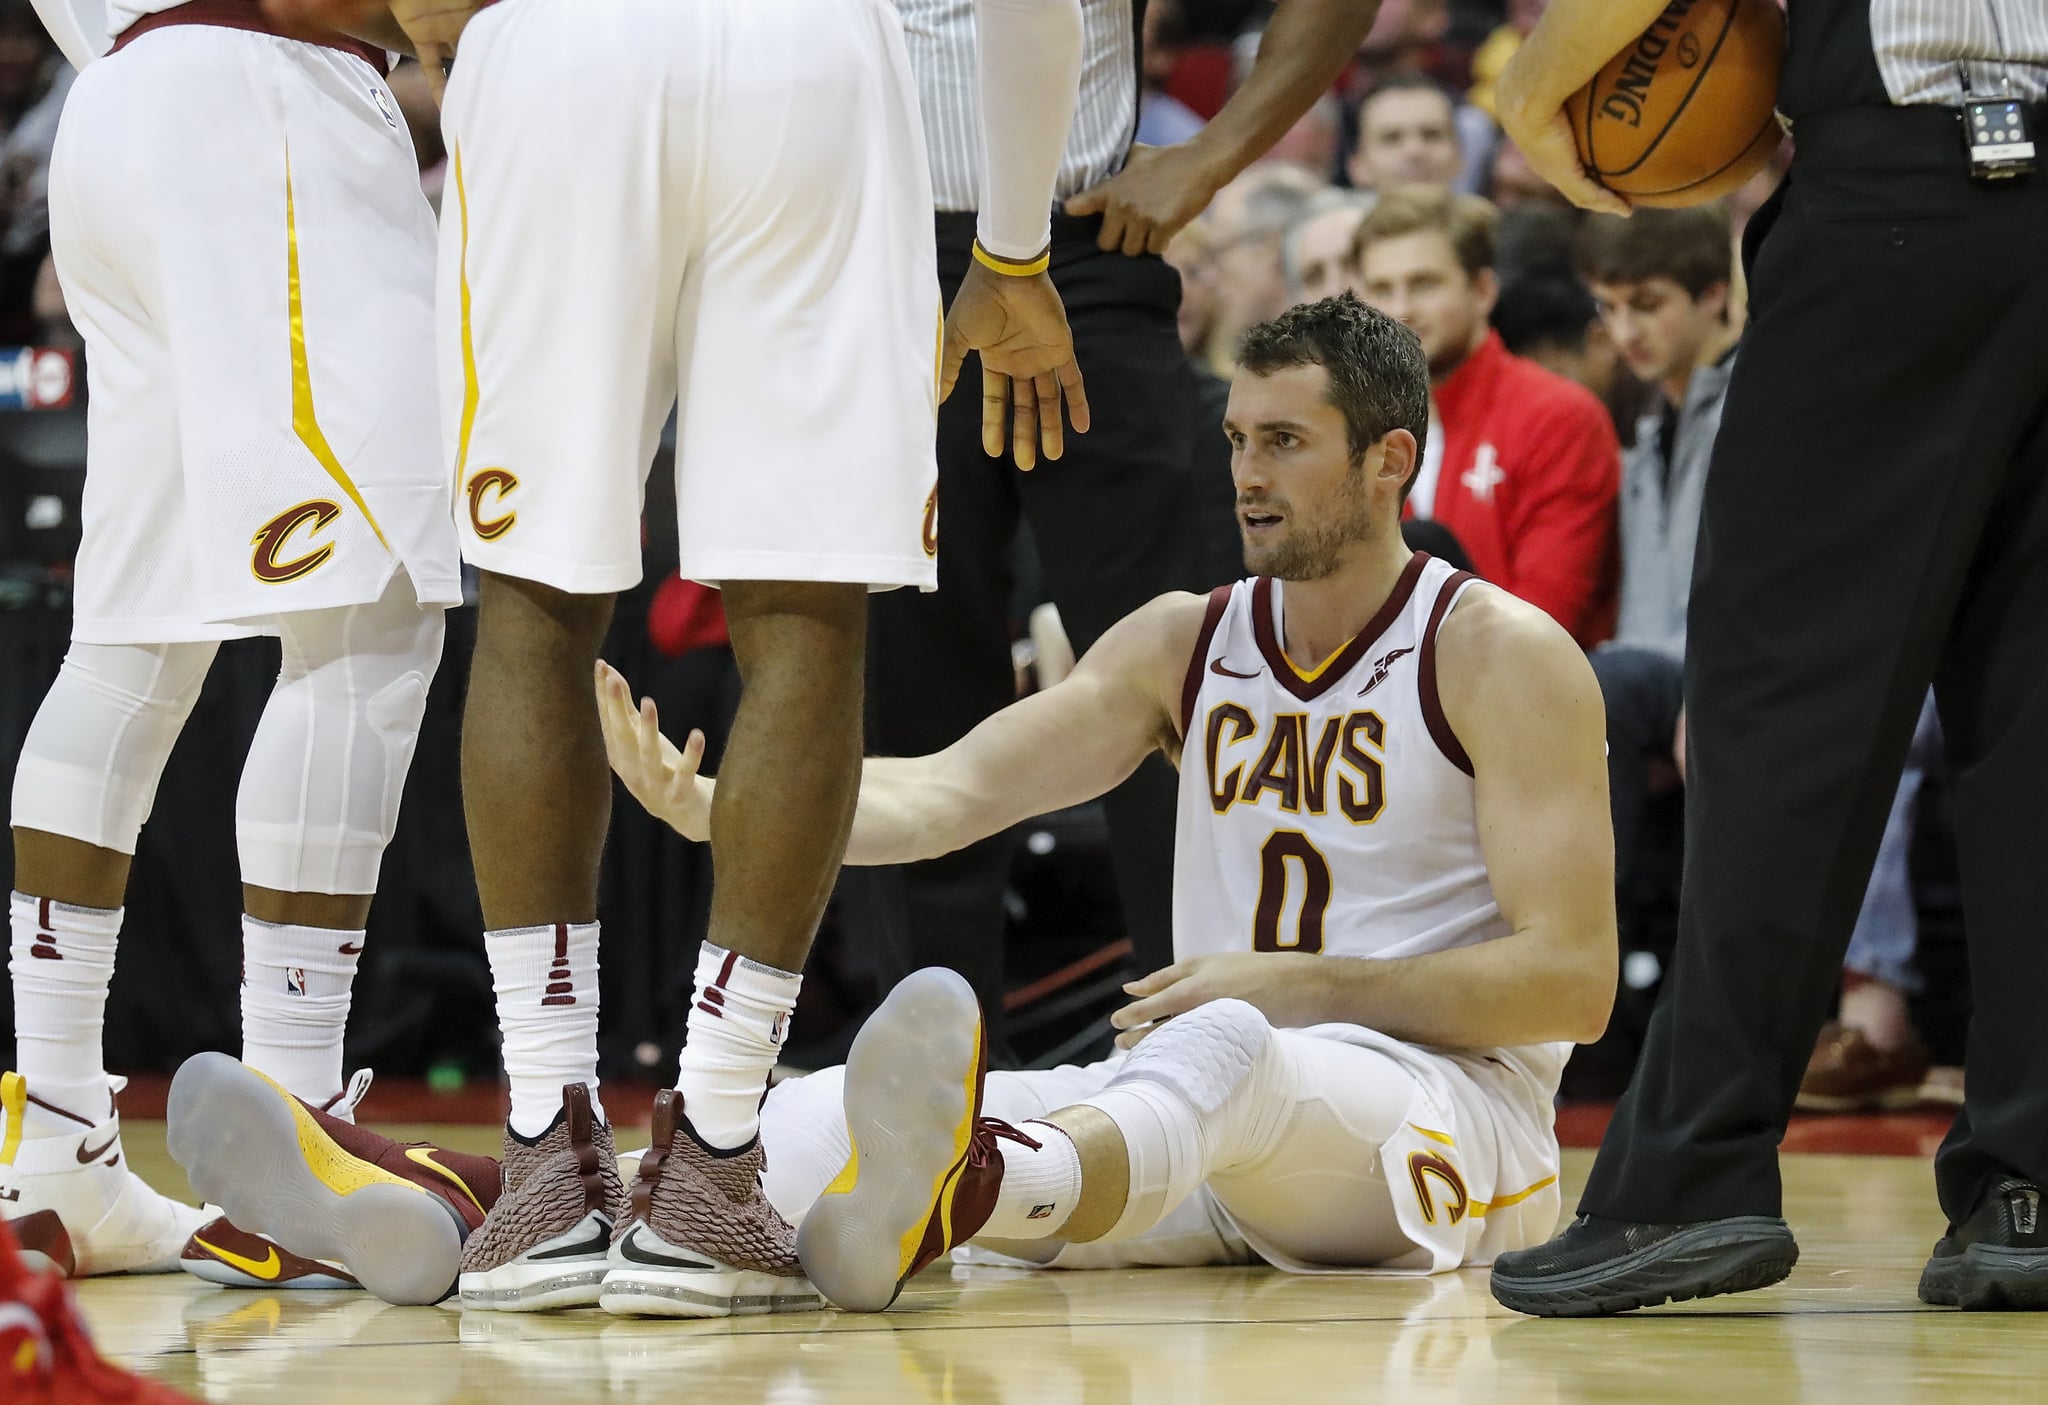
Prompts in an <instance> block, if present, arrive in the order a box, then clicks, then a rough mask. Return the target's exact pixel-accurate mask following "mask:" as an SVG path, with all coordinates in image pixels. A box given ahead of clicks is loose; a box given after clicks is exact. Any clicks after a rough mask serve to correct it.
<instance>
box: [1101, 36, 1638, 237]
mask: <svg viewBox="0 0 2048 1405" xmlns="http://www.w3.org/2000/svg"><path fill="white" fill-rule="evenodd" d="M1379 8H1380V0H1278V4H1277V7H1276V8H1275V10H1274V12H1273V19H1272V22H1271V23H1269V24H1268V25H1267V26H1266V32H1265V33H1264V34H1263V35H1262V36H1261V37H1260V39H1259V57H1258V60H1257V62H1255V63H1254V64H1253V65H1252V71H1251V75H1250V76H1249V77H1248V78H1246V79H1245V81H1244V86H1243V87H1241V88H1239V89H1238V90H1237V91H1236V92H1235V93H1233V94H1232V95H1231V98H1230V101H1229V102H1227V103H1225V104H1224V105H1223V110H1222V111H1221V112H1218V113H1217V114H1216V115H1215V116H1214V117H1213V118H1211V119H1210V120H1209V122H1208V124H1207V125H1206V126H1204V127H1203V128H1202V130H1201V131H1200V132H1198V133H1196V134H1195V135H1194V136H1193V137H1192V138H1190V139H1189V140H1187V141H1184V142H1182V143H1181V144H1180V145H1178V146H1134V147H1132V148H1131V155H1130V159H1129V161H1127V162H1126V163H1125V165H1124V168H1123V169H1122V170H1121V171H1119V172H1117V173H1116V174H1115V175H1114V176H1111V177H1110V178H1109V179H1108V180H1106V181H1104V182H1102V183H1101V184H1100V185H1097V186H1094V187H1092V188H1091V189H1088V190H1084V191H1082V192H1081V193H1080V194H1079V195H1076V196H1074V197H1073V198H1072V199H1070V200H1068V201H1067V207H1066V208H1067V213H1068V214H1070V215H1092V214H1096V213H1098V212H1099V213H1100V214H1101V215H1102V217H1103V219H1102V234H1101V237H1100V238H1098V239H1097V240H1096V243H1097V244H1098V245H1099V246H1100V247H1102V248H1104V249H1111V250H1114V249H1122V250H1123V251H1124V252H1125V253H1126V254H1131V255H1137V254H1143V253H1148V252H1149V253H1154V254H1157V253H1163V252H1165V250H1166V246H1167V244H1168V243H1170V242H1171V241H1172V239H1173V236H1174V235H1176V234H1178V233H1180V231H1181V227H1182V226H1183V225H1185V224H1186V223H1187V222H1188V221H1189V220H1191V219H1193V218H1194V217H1195V216H1196V215H1198V214H1200V213H1201V212H1202V210H1203V207H1205V206H1206V205H1207V204H1208V203H1209V200H1210V198H1211V197H1212V196H1214V195H1215V194H1216V192H1217V191H1219V190H1221V189H1222V188H1223V187H1224V186H1226V185H1228V184H1229V183H1230V182H1231V181H1232V180H1234V179H1236V177H1237V173H1238V172H1239V171H1242V170H1243V169H1244V168H1245V167H1247V166H1249V165H1251V163H1252V162H1254V161H1256V160H1258V159H1259V158H1260V157H1261V156H1264V155H1265V154H1266V153H1267V152H1268V151H1270V150H1272V148H1273V143H1275V142H1277V141H1279V140H1280V138H1281V137H1283V136H1285V135H1287V129H1288V128H1290V127H1292V126H1293V125H1294V124H1295V123H1296V122H1297V121H1299V120H1300V119H1301V115H1302V114H1303V113H1304V112H1307V111H1308V110H1309V108H1310V107H1312V106H1314V105H1315V101H1316V99H1317V98H1319V97H1321V96H1322V95H1323V94H1324V93H1327V92H1328V91H1329V90H1330V85H1331V84H1332V83H1334V82H1336V81H1337V75H1338V74H1340V73H1342V72H1343V71H1344V65H1345V64H1347V63H1349V62H1350V61H1351V56H1352V55H1353V54H1355V53H1356V52H1358V46H1359V44H1360V43H1361V42H1362V41H1363V40H1364V38H1365V35H1366V31H1367V30H1369V29H1371V28H1372V22H1373V17H1374V16H1375V15H1377V14H1378V13H1379ZM1645 23H1646V24H1647V23H1648V21H1645Z"/></svg>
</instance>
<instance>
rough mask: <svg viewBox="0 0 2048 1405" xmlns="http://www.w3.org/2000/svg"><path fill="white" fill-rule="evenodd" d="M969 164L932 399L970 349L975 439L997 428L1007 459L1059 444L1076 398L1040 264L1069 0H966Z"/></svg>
mask: <svg viewBox="0 0 2048 1405" xmlns="http://www.w3.org/2000/svg"><path fill="white" fill-rule="evenodd" d="M974 15H975V28H976V64H977V73H978V76H979V81H980V93H981V131H982V141H983V144H984V146H985V148H986V152H985V157H984V160H983V165H982V173H981V198H980V202H979V216H978V218H977V219H976V221H975V241H974V262H973V264H972V265H970V267H969V269H968V272H967V277H966V279H965V281H963V282H962V283H961V285H960V291H959V293H958V294H957V295H956V296H955V297H954V299H953V306H952V307H951V308H950V309H949V310H948V311H947V314H946V333H945V339H944V342H943V350H942V352H941V356H940V364H939V393H940V398H941V399H944V398H945V397H946V396H947V395H948V394H950V393H951V392H952V389H953V382H954V380H955V379H956V378H957V377H958V376H959V374H960V366H961V363H962V361H963V360H964V359H965V358H966V355H967V353H968V352H969V351H978V352H980V353H981V380H982V392H981V440H982V448H983V449H985V450H986V451H987V452H988V454H989V455H990V456H991V457H997V456H1000V455H1001V454H1002V452H1003V443H1004V439H1005V431H1006V430H1007V437H1008V439H1009V441H1010V443H1011V446H1012V452H1013V453H1014V454H1015V456H1016V460H1017V466H1018V467H1019V468H1023V469H1029V468H1031V467H1032V466H1033V465H1035V464H1036V463H1037V461H1038V454H1039V452H1040V451H1041V450H1043V452H1044V454H1045V456H1046V457H1047V458H1049V459H1056V458H1058V457H1059V456H1060V455H1061V453H1062V452H1064V449H1065V418H1064V416H1063V414H1062V411H1061V408H1060V405H1061V401H1062V399H1063V398H1064V400H1065V402H1066V405H1067V413H1068V414H1071V416H1072V418H1073V423H1074V428H1075V429H1076V430H1081V431H1085V430H1086V429H1087V428H1088V399H1087V395H1086V392H1085V391H1084V389H1083V387H1082V383H1081V371H1080V368H1079V367H1078V366H1077V365H1076V364H1075V361H1074V338H1073V334H1072V332H1070V331H1069V330H1068V327H1067V315H1066V310H1065V308H1063V307H1062V306H1061V304H1060V298H1059V294H1058V293H1057V292H1056V291H1054V289H1053V286H1052V279H1051V278H1050V277H1049V276H1048V274H1047V272H1046V270H1047V267H1048V263H1047V260H1048V257H1049V254H1050V250H1051V243H1052V205H1053V192H1054V190H1055V189H1056V184H1057V181H1058V178H1059V166H1060V155H1061V153H1062V152H1063V151H1064V150H1065V148H1066V143H1067V129H1068V128H1069V127H1071V126H1072V125H1073V121H1074V105H1075V102H1076V101H1077V97H1078V91H1079V83H1080V74H1081V4H1080V0H975V5H974Z"/></svg>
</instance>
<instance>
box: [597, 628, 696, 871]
mask: <svg viewBox="0 0 2048 1405" xmlns="http://www.w3.org/2000/svg"><path fill="white" fill-rule="evenodd" d="M597 721H598V726H599V727H600V728H601V729H602V730H603V732H604V754H605V758H606V759H607V760H609V761H610V762H611V763H612V770H613V771H614V772H616V773H617V774H618V777H619V779H620V781H622V782H624V784H625V787H626V790H627V792H628V793H630V794H631V795H632V797H633V798H634V799H635V800H638V801H639V802H640V803H641V804H642V805H643V806H645V807H646V809H647V813H648V814H650V815H652V816H654V817H655V818H656V819H658V820H660V821H662V822H663V823H664V824H666V825H668V827H669V828H671V829H673V830H675V831H676V833H678V834H680V835H682V836H683V838H685V839H694V840H697V841H698V842H700V843H701V842H703V841H705V840H707V839H709V838H710V837H711V792H712V783H711V781H709V780H708V779H706V778H705V777H703V776H700V775H699V774H698V773H697V769H698V767H700V766H701V765H703V764H704V734H703V733H702V732H700V731H697V730H695V729H694V728H693V729H692V730H691V732H690V735H689V737H688V738H687V739H686V740H685V741H684V742H683V745H682V747H681V749H678V748H677V747H676V744H675V743H674V742H672V741H670V740H669V739H668V738H667V737H665V736H663V735H662V734H661V715H660V713H658V712H657V711H656V710H655V707H654V699H652V698H642V699H641V700H640V705H639V706H638V707H635V706H634V705H633V690H632V689H631V688H630V687H628V686H627V684H626V680H625V678H624V677H623V676H622V675H621V674H620V673H619V671H618V670H617V669H615V668H613V667H612V666H611V665H610V664H608V663H606V662H605V661H604V660H603V659H599V660H598V661H597Z"/></svg>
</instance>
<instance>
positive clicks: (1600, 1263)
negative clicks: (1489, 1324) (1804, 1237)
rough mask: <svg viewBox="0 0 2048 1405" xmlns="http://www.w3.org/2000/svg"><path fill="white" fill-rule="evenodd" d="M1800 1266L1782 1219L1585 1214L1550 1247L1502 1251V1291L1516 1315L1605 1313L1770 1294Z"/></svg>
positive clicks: (1498, 1294) (1498, 1289)
mask: <svg viewBox="0 0 2048 1405" xmlns="http://www.w3.org/2000/svg"><path fill="white" fill-rule="evenodd" d="M1798 1262H1799V1245H1798V1244H1797V1243H1796V1242H1795V1241H1794V1240H1793V1238H1792V1231H1791V1229H1790V1228H1788V1227H1787V1226H1786V1224H1785V1222H1784V1221H1783V1220H1781V1219H1778V1218H1777V1217H1776V1216H1773V1215H1738V1216H1735V1217H1733V1218H1731V1219H1725V1220H1701V1221H1699V1222H1698V1223H1696V1224H1636V1223H1634V1222H1632V1221H1629V1220H1610V1219H1606V1218H1603V1217H1601V1216H1598V1215H1581V1216H1579V1217H1578V1218H1577V1219H1576V1220H1573V1221H1572V1222H1571V1223H1570V1224H1569V1225H1567V1226H1566V1227H1565V1231H1564V1233H1563V1234H1560V1235H1559V1236H1558V1237H1557V1238H1555V1239H1553V1240H1551V1241H1550V1242H1549V1243H1548V1244H1539V1245H1537V1246H1536V1247H1535V1248H1533V1249H1517V1250H1515V1251H1513V1252H1511V1253H1506V1254H1502V1255H1501V1256H1500V1257H1499V1258H1498V1259H1496V1260H1495V1261H1494V1265H1493V1280H1492V1288H1493V1296H1494V1298H1495V1299H1496V1300H1497V1301H1499V1303H1500V1304H1501V1306H1502V1307H1511V1308H1513V1309H1514V1310H1515V1311H1516V1312H1526V1313H1529V1314H1530V1315H1532V1316H1535V1317H1598V1316H1603V1315H1605V1314H1607V1313H1614V1312H1633V1311H1634V1310H1635V1309H1637V1308H1639V1307H1656V1306H1657V1305H1658V1304H1659V1303H1669V1302H1683V1301H1684V1300H1685V1299H1687V1298H1710V1297H1713V1296H1714V1295H1715V1294H1717V1293H1747V1292H1749V1291H1750V1290H1751V1289H1753V1288H1768V1287H1770V1286H1771V1284H1773V1283H1776V1282H1778V1281H1780V1280H1781V1279H1783V1278H1784V1277H1785V1275H1786V1274H1788V1273H1790V1272H1791V1271H1792V1265H1794V1264H1796V1263H1798Z"/></svg>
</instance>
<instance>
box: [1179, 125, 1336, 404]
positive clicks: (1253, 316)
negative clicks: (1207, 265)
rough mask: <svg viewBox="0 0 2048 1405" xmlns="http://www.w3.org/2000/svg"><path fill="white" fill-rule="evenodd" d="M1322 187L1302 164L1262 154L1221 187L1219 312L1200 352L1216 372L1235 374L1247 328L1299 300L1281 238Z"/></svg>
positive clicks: (1213, 223) (1213, 232)
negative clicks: (1291, 283)
mask: <svg viewBox="0 0 2048 1405" xmlns="http://www.w3.org/2000/svg"><path fill="white" fill-rule="evenodd" d="M1321 188H1322V187H1321V185H1320V183H1319V182H1318V181H1317V180H1316V178H1315V177H1314V176H1312V175H1310V174H1309V173H1308V172H1306V171H1304V170H1302V169H1301V168H1300V167H1299V166H1294V165H1290V164H1288V163H1286V162H1266V161H1262V162H1260V163H1259V164H1257V165H1255V166H1252V167H1250V168H1249V169H1248V170H1246V171H1245V172H1244V174H1243V175H1240V176H1239V177H1238V178H1237V179H1236V180H1233V181H1232V182H1231V183H1230V184H1229V185H1227V186H1225V187H1224V188H1223V189H1222V190H1220V191H1218V192H1217V193H1216V198H1215V200H1214V201H1212V202H1211V203H1210V206H1209V214H1208V220H1207V223H1208V226H1209V248H1210V257H1211V258H1212V259H1213V261H1214V267H1215V275H1216V312H1215V318H1214V320H1213V321H1212V322H1211V324H1210V327H1209V335H1208V339H1207V341H1206V342H1205V343H1204V345H1203V347H1202V349H1201V351H1200V353H1199V354H1198V357H1197V359H1198V360H1200V361H1201V362H1202V364H1203V365H1205V366H1207V367H1208V368H1209V369H1210V371H1212V372H1214V373H1215V374H1216V375H1218V376H1222V377H1224V378H1225V379H1228V378H1229V376H1230V374H1231V372H1232V371H1234V370H1236V369H1237V343H1238V339H1239V338H1240V337H1242V336H1243V335H1244V333H1245V329H1246V328H1248V327H1251V326H1254V325H1256V324H1257V323H1260V322H1265V321H1269V320H1271V319H1272V318H1274V317H1277V316H1279V315H1280V314H1281V313H1282V312H1285V311H1286V310H1287V309H1288V308H1289V307H1290V306H1292V305H1293V299H1292V298H1291V297H1290V296H1289V294H1288V291H1287V273H1286V270H1285V269H1284V268H1283V267H1282V266H1281V249H1282V244H1283V241H1284V240H1285V238H1286V235H1287V228H1288V226H1289V225H1291V224H1293V223H1294V221H1295V219H1296V218H1297V217H1299V216H1300V214H1301V212H1302V211H1303V210H1304V209H1305V208H1307V206H1308V201H1309V197H1310V196H1311V195H1312V194H1314V193H1315V192H1316V191H1317V190H1319V189H1321Z"/></svg>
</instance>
